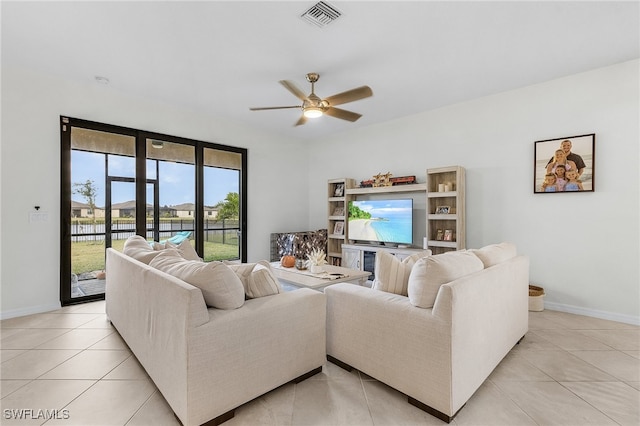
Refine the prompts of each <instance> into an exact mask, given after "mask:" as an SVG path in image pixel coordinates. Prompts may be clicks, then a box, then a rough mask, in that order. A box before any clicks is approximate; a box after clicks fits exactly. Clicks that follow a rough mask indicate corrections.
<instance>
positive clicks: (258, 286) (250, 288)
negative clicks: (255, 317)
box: [229, 260, 282, 299]
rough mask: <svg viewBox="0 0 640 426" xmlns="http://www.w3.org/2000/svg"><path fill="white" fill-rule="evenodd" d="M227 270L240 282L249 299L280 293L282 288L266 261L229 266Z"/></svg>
mask: <svg viewBox="0 0 640 426" xmlns="http://www.w3.org/2000/svg"><path fill="white" fill-rule="evenodd" d="M229 268H231V270H232V271H233V272H235V273H236V275H238V277H239V278H240V281H242V284H243V286H244V291H245V293H246V294H247V297H248V298H249V299H255V298H257V297H264V296H271V295H273V294H278V293H282V287H281V286H280V283H279V282H278V279H277V278H276V277H275V276H274V275H273V272H272V271H271V265H269V262H267V261H264V260H262V261H260V262H258V263H240V264H230V265H229Z"/></svg>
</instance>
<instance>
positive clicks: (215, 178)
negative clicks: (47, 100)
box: [60, 117, 247, 305]
mask: <svg viewBox="0 0 640 426" xmlns="http://www.w3.org/2000/svg"><path fill="white" fill-rule="evenodd" d="M60 125H61V127H60V129H61V146H62V149H61V171H62V172H61V227H60V229H61V265H60V271H61V272H60V297H61V301H62V303H63V305H64V304H70V303H78V302H83V301H88V300H95V299H100V298H104V285H105V276H106V273H107V272H108V271H105V251H106V249H107V248H109V247H113V248H114V249H116V250H122V247H123V245H124V241H125V240H126V239H127V238H129V237H130V236H131V235H135V234H137V235H141V236H143V237H145V238H146V239H147V240H148V241H150V242H151V241H162V242H165V241H170V242H174V243H179V242H181V241H184V240H187V241H189V242H190V243H191V244H193V245H194V247H195V249H196V251H197V252H198V253H199V255H200V256H201V257H203V258H204V259H205V261H211V260H241V261H246V232H245V230H246V220H245V218H246V207H247V203H246V193H247V191H246V175H247V168H246V157H247V152H246V150H245V149H241V148H234V147H226V146H221V145H217V144H211V143H206V142H201V141H195V140H190V139H184V138H177V137H172V136H167V135H160V134H155V133H150V132H144V131H139V130H134V129H128V128H122V127H118V126H111V125H106V124H101V123H95V122H89V121H85V120H79V119H73V118H67V117H61V122H60Z"/></svg>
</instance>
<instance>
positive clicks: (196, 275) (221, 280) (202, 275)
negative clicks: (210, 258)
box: [149, 249, 244, 309]
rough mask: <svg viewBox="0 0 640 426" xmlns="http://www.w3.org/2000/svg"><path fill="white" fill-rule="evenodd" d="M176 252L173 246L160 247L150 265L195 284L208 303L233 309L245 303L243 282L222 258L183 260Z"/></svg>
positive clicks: (215, 306) (214, 306)
mask: <svg viewBox="0 0 640 426" xmlns="http://www.w3.org/2000/svg"><path fill="white" fill-rule="evenodd" d="M175 253H176V250H174V249H167V250H162V251H160V252H159V254H158V255H157V256H156V257H155V258H154V259H153V260H152V261H151V263H150V264H149V266H152V267H154V268H156V269H158V270H160V271H163V272H166V273H167V274H169V275H173V276H174V277H176V278H178V279H181V280H182V281H184V282H186V283H189V284H191V285H193V286H195V287H198V288H199V289H200V290H201V291H202V295H203V296H204V301H205V303H206V304H207V306H210V307H213V308H218V309H236V308H239V307H241V306H242V305H243V304H244V287H243V285H242V282H241V281H240V279H239V278H238V276H237V275H236V274H235V273H234V272H233V271H232V270H231V269H230V268H229V267H228V266H227V265H225V264H224V263H222V262H209V263H205V262H200V261H197V260H185V259H184V258H182V257H179V256H176V255H175Z"/></svg>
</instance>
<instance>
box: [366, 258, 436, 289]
mask: <svg viewBox="0 0 640 426" xmlns="http://www.w3.org/2000/svg"><path fill="white" fill-rule="evenodd" d="M429 254H430V253H429ZM429 254H425V253H416V254H413V255H411V256H409V257H407V258H405V259H403V260H400V259H399V258H398V257H396V256H394V255H392V254H390V253H387V252H386V251H384V250H382V251H379V252H377V253H376V264H375V268H374V271H375V274H374V275H375V278H374V280H373V284H372V286H371V288H373V289H374V290H381V291H386V292H387V293H394V294H400V295H402V296H407V286H408V281H409V274H411V269H412V268H413V265H415V263H416V261H418V259H421V258H423V257H425V256H428V255H429Z"/></svg>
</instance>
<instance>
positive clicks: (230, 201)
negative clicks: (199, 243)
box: [204, 150, 240, 261]
mask: <svg viewBox="0 0 640 426" xmlns="http://www.w3.org/2000/svg"><path fill="white" fill-rule="evenodd" d="M205 151H207V150H205ZM239 193H240V171H239V170H231V169H222V168H219V167H205V168H204V215H205V216H204V232H205V238H204V260H205V261H212V260H232V259H239V258H240V243H239V241H240V238H239V236H240V198H239Z"/></svg>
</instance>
